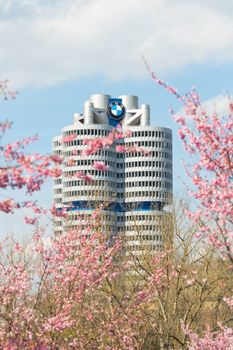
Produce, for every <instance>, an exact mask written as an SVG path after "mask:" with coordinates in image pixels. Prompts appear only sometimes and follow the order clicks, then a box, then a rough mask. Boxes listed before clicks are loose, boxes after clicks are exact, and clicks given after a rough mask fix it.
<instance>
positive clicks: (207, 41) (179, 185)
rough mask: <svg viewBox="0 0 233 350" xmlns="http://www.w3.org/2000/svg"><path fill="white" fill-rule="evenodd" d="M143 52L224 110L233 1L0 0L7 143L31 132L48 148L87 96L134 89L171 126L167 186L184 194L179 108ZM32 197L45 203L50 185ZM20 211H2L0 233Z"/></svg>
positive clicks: (232, 68)
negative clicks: (10, 94) (175, 116)
mask: <svg viewBox="0 0 233 350" xmlns="http://www.w3.org/2000/svg"><path fill="white" fill-rule="evenodd" d="M141 54H143V55H144V56H145V57H146V59H147V61H148V62H149V64H150V66H151V67H152V69H153V70H154V71H155V72H156V73H157V75H159V76H160V77H161V78H162V79H163V80H165V81H167V82H168V83H170V84H171V85H173V86H175V87H176V88H178V90H179V91H180V92H181V93H184V92H186V91H187V90H189V89H190V88H192V86H196V88H197V89H198V91H199V92H200V94H201V98H202V100H203V101H204V102H205V103H206V105H207V106H208V108H211V106H215V107H214V108H216V109H217V111H218V110H219V111H221V110H224V108H225V106H226V99H225V96H226V95H227V94H232V92H233V88H232V78H233V2H232V0H222V1H221V2H220V1H219V0H211V1H209V0H208V1H207V0H195V1H191V0H144V1H142V0H117V1H116V0H0V79H5V78H7V79H10V86H11V88H12V89H16V90H17V91H19V94H18V96H17V99H16V100H14V101H8V102H4V101H0V115H1V119H2V120H5V119H6V118H8V119H10V120H12V121H13V122H14V126H13V128H12V130H11V131H10V132H9V134H8V136H7V138H6V141H7V142H8V141H10V140H16V139H19V138H22V137H24V136H30V135H33V134H38V135H39V141H38V142H37V143H36V144H35V145H34V146H33V149H34V150H35V151H40V152H41V153H48V152H50V151H51V139H52V137H53V136H55V135H59V133H60V130H61V128H62V127H63V126H65V125H69V124H71V123H72V117H73V114H74V113H75V112H82V108H83V103H84V101H85V100H86V99H88V97H89V95H91V94H94V93H107V94H110V95H112V96H114V97H116V96H119V95H124V94H126V95H130V94H132V95H138V96H139V100H140V103H148V104H150V106H151V124H153V125H158V126H165V127H170V128H172V129H173V152H174V153H173V155H174V159H173V162H174V193H175V195H176V194H178V193H179V194H180V193H183V191H184V186H183V182H186V180H187V179H186V176H185V172H184V171H183V169H182V166H181V160H182V159H183V158H185V157H186V156H185V153H184V151H183V148H182V146H181V143H180V141H179V139H178V137H177V128H176V125H175V123H174V122H173V121H172V120H171V118H170V116H169V113H168V109H169V107H170V106H171V105H172V106H173V107H174V108H175V110H177V111H179V110H181V106H180V105H179V104H178V103H177V101H175V99H174V98H173V97H172V96H170V95H168V94H167V93H166V92H165V91H163V90H162V89H161V88H160V87H158V86H156V85H155V84H154V82H153V81H152V80H151V78H150V76H149V74H148V72H147V70H146V69H145V66H144V64H143V62H142V59H141ZM38 198H39V199H40V201H41V203H42V204H44V205H49V203H50V202H51V200H52V187H51V183H48V184H47V185H46V186H45V188H44V190H43V191H42V192H41V193H40V194H39V195H38ZM19 215H21V216H22V214H17V215H15V216H12V215H8V216H4V215H0V223H1V228H2V230H1V231H2V232H3V233H4V234H5V232H18V233H17V234H19V235H20V234H21V235H23V234H24V231H25V232H26V231H27V230H28V228H27V227H24V226H22V225H21V224H19ZM2 232H1V233H0V235H2V234H3V233H2Z"/></svg>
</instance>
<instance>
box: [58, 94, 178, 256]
mask: <svg viewBox="0 0 233 350" xmlns="http://www.w3.org/2000/svg"><path fill="white" fill-rule="evenodd" d="M119 123H121V125H122V128H123V131H130V133H129V132H128V134H127V136H125V137H124V138H123V139H120V140H117V141H116V142H115V143H114V144H113V145H112V146H111V147H110V148H105V149H102V150H100V151H98V152H97V153H96V154H94V155H90V156H83V155H82V154H81V151H82V150H83V149H85V147H87V146H86V145H83V140H84V138H88V139H91V138H104V137H106V136H107V135H108V134H109V133H110V132H111V131H112V130H113V128H115V127H116V126H117V125H118V124H119ZM69 135H75V138H74V139H72V140H71V141H69V142H65V143H62V142H61V140H62V139H64V138H67V136H69ZM135 144H136V145H137V146H138V147H141V148H143V149H144V150H145V149H146V150H148V151H149V152H150V153H149V154H147V155H145V154H144V153H143V152H140V151H137V148H133V147H132V146H134V145H135ZM116 145H123V146H125V148H126V149H128V150H129V151H126V152H116ZM53 152H54V153H55V154H59V155H63V157H64V162H63V165H62V176H61V177H60V178H57V179H56V180H55V183H54V201H55V205H56V208H57V209H61V208H64V207H66V208H67V210H68V213H69V218H68V219H66V220H65V221H63V220H62V218H57V219H56V221H55V225H54V231H55V234H61V233H62V232H64V231H65V230H66V229H67V228H70V227H71V228H73V227H75V225H77V223H78V220H80V218H79V217H80V213H82V214H83V217H85V218H86V219H88V216H89V215H90V214H91V211H92V210H93V209H94V207H96V206H98V204H101V203H105V205H104V210H103V231H105V230H106V231H109V232H111V234H113V235H115V234H119V233H120V234H123V235H124V236H125V241H126V246H125V247H126V250H127V251H128V252H131V251H133V252H137V251H140V250H141V249H142V245H143V247H145V246H146V247H148V248H149V249H151V250H155V251H156V250H159V249H161V247H162V246H163V238H162V234H161V227H160V225H158V220H157V219H158V217H162V216H164V215H166V214H165V212H164V208H165V206H166V205H168V204H169V203H170V201H171V198H172V131H171V130H170V129H168V128H163V127H157V126H151V125H150V107H149V105H146V104H142V105H141V106H140V107H139V106H138V97H137V96H120V97H118V98H112V97H111V96H109V95H103V94H99V95H92V96H90V98H89V100H87V101H86V102H85V103H84V109H83V113H75V114H74V120H73V124H71V125H69V126H66V127H64V128H63V129H62V132H61V135H60V136H57V137H54V138H53ZM95 161H98V162H104V163H105V164H106V165H107V166H108V169H107V170H106V171H101V170H97V169H94V168H93V163H94V162H95ZM77 172H82V173H83V174H90V175H91V176H92V178H93V181H92V182H91V183H89V182H85V181H84V180H82V179H79V178H77V177H76V176H75V175H76V174H77Z"/></svg>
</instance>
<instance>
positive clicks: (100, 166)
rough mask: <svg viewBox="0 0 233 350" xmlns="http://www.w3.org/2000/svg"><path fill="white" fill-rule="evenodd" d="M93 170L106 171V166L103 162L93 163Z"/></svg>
mask: <svg viewBox="0 0 233 350" xmlns="http://www.w3.org/2000/svg"><path fill="white" fill-rule="evenodd" d="M93 168H94V169H97V170H101V171H106V170H108V166H107V165H106V164H105V163H104V162H94V163H93Z"/></svg>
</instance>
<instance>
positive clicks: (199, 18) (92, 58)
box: [0, 0, 233, 86]
mask: <svg viewBox="0 0 233 350" xmlns="http://www.w3.org/2000/svg"><path fill="white" fill-rule="evenodd" d="M232 14H233V5H232V4H231V2H229V1H228V0H223V1H221V4H220V3H219V2H218V1H217V0H213V1H211V2H209V1H207V0H197V1H195V2H194V1H193V2H191V1H185V0H144V1H142V0H138V1H135V0H0V47H1V51H0V76H1V77H7V78H10V79H12V80H13V81H14V82H16V83H17V85H18V86H27V85H50V84H56V83H59V82H62V81H66V80H70V79H78V78H80V77H83V76H87V75H92V74H103V75H106V76H107V77H109V78H111V79H122V78H127V77H130V76H135V77H142V76H143V75H144V74H145V69H144V66H143V65H142V63H141V59H140V53H142V52H143V53H144V55H145V56H146V57H148V59H149V61H150V63H151V64H152V65H153V67H156V70H157V71H158V72H159V73H161V72H163V71H169V70H172V69H177V68H180V67H182V66H184V65H187V64H190V63H202V62H206V61H208V62H210V63H222V62H232V61H233V15H232Z"/></svg>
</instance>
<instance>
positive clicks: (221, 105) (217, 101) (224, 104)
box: [202, 95, 232, 116]
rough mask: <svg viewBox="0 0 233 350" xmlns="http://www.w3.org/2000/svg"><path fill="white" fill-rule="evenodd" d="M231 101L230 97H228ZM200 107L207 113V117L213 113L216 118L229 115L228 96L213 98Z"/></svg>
mask: <svg viewBox="0 0 233 350" xmlns="http://www.w3.org/2000/svg"><path fill="white" fill-rule="evenodd" d="M230 99H232V96H230ZM202 106H203V107H204V109H205V110H206V111H207V113H208V114H209V115H212V114H213V113H214V112H216V113H217V114H218V116H224V115H228V114H229V96H227V95H218V96H215V97H214V98H211V99H209V100H206V101H204V102H203V104H202Z"/></svg>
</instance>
